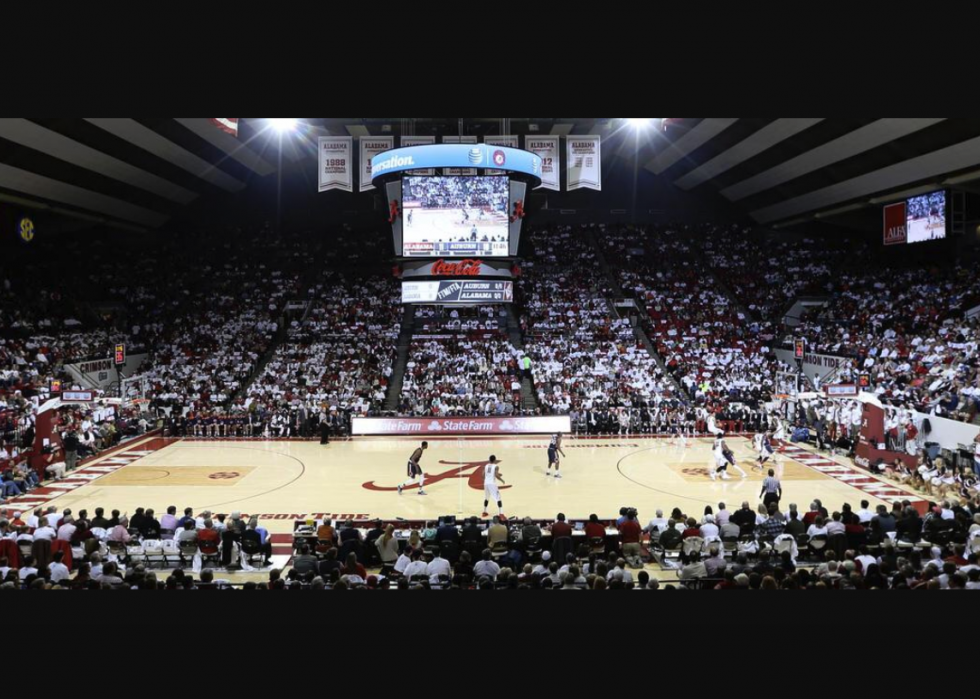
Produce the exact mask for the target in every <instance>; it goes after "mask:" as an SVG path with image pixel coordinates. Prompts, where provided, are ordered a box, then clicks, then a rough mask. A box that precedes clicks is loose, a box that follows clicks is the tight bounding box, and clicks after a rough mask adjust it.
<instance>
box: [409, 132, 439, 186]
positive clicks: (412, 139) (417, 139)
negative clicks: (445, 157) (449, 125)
mask: <svg viewBox="0 0 980 699" xmlns="http://www.w3.org/2000/svg"><path fill="white" fill-rule="evenodd" d="M435 142H436V137H435V136H402V148H408V147H410V146H431V145H434V144H435ZM405 174H407V175H417V176H418V177H432V176H434V175H435V174H436V171H435V168H428V169H426V170H410V171H409V172H407V173H405Z"/></svg>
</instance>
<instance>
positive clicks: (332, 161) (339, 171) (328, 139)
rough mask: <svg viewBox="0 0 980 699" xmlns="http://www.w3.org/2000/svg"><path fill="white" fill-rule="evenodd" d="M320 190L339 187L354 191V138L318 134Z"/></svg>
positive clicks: (345, 190) (343, 189) (346, 190)
mask: <svg viewBox="0 0 980 699" xmlns="http://www.w3.org/2000/svg"><path fill="white" fill-rule="evenodd" d="M318 146H319V153H320V188H319V191H320V192H326V191H329V190H331V189H340V190H342V191H344V192H353V191H354V167H353V157H352V151H353V148H354V139H352V138H351V137H350V136H320V138H319V144H318Z"/></svg>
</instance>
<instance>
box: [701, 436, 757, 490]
mask: <svg viewBox="0 0 980 699" xmlns="http://www.w3.org/2000/svg"><path fill="white" fill-rule="evenodd" d="M711 453H712V455H713V456H714V459H715V467H714V470H711V469H709V470H708V475H709V476H711V480H715V479H716V478H717V477H718V475H719V474H720V475H721V479H722V480H723V481H727V480H731V479H730V478H729V477H728V467H729V466H731V467H732V468H734V469H735V470H736V471H738V472H739V473H740V474H741V475H742V478H748V477H749V474H747V473H746V472H745V471H743V470H742V468H741V467H740V466H739V465H738V462H737V461H736V460H735V454H734V452H732V450H731V449H729V448H728V445H727V444H725V433H724V432H722V433H721V434H720V435H716V436H715V444H714V447H712V449H711Z"/></svg>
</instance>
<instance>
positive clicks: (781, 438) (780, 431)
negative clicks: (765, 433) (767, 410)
mask: <svg viewBox="0 0 980 699" xmlns="http://www.w3.org/2000/svg"><path fill="white" fill-rule="evenodd" d="M773 420H774V421H775V423H776V427H775V429H774V430H770V431H772V432H773V436H772V438H773V439H775V440H776V441H778V442H785V441H786V427H785V425H784V424H783V418H782V417H781V416H780V415H779V414H778V413H774V414H773Z"/></svg>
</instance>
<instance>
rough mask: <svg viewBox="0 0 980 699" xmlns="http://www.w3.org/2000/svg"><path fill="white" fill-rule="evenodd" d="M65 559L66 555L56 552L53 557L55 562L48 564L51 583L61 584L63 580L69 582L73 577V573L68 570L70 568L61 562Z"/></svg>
mask: <svg viewBox="0 0 980 699" xmlns="http://www.w3.org/2000/svg"><path fill="white" fill-rule="evenodd" d="M64 557H65V554H64V553H63V552H61V551H55V553H54V556H53V557H52V558H53V560H52V561H51V563H49V564H48V573H50V575H51V582H53V583H59V582H61V581H62V580H67V579H68V578H69V577H70V575H71V572H70V571H69V570H68V566H66V565H65V564H64V563H62V562H61V561H62V560H63V559H64Z"/></svg>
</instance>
